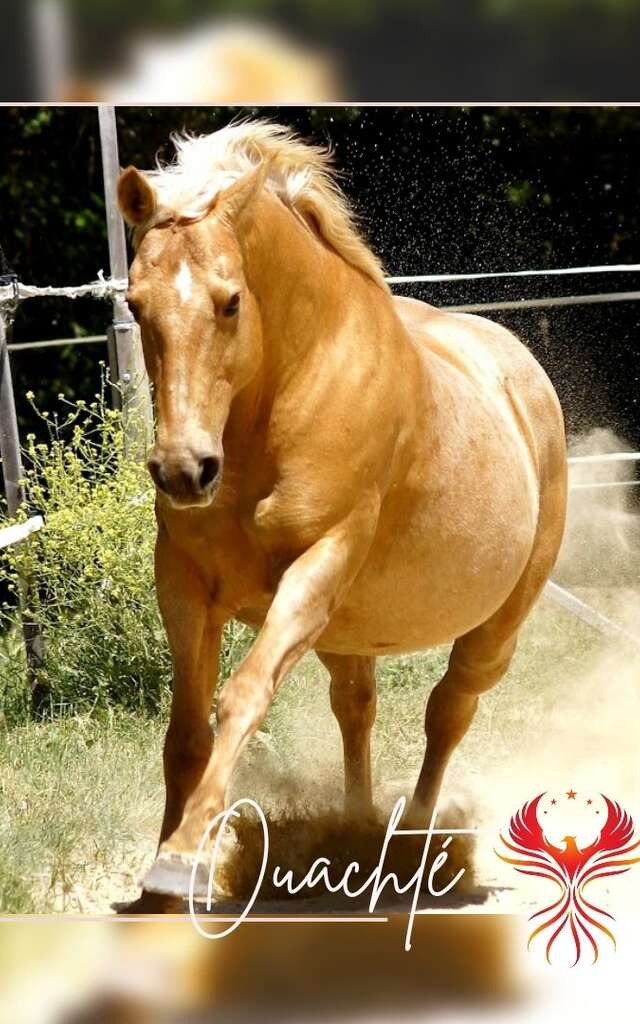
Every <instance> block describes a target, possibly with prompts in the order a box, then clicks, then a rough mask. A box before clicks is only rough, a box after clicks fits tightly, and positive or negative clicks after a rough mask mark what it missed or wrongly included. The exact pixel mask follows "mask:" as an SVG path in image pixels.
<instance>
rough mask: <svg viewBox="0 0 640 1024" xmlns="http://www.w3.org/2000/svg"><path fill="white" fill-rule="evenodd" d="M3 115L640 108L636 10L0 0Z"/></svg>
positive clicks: (580, 2)
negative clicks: (109, 108)
mask: <svg viewBox="0 0 640 1024" xmlns="http://www.w3.org/2000/svg"><path fill="white" fill-rule="evenodd" d="M0 11H1V12H2V19H3V22H4V27H3V30H2V32H0V69H1V70H0V100H9V101H14V102H23V101H40V102H45V101H46V102H57V101H60V100H62V99H67V100H94V99H103V100H105V101H108V100H112V101H114V102H123V103H157V102H164V103H216V102H218V103H247V102H251V103H282V102H299V103H305V102H326V101H334V102H335V101H337V100H342V99H350V100H358V101H361V102H364V101H368V102H376V101H389V102H416V101H426V102H434V101H450V102H462V101H469V100H477V101H485V102H492V101H497V100H502V101H512V102H513V101H517V100H520V101H522V100H531V101H541V100H553V101H556V102H559V101H564V102H568V101H576V100H601V101H602V100H615V101H622V100H631V101H633V100H636V99H637V98H638V89H637V77H636V53H637V49H638V41H639V38H640V4H639V3H638V0H458V2H456V3H451V2H450V0H394V2H393V3H391V2H390V0H371V2H369V3H367V2H364V0H307V2H302V0H146V2H141V3H138V4H136V5H132V4H131V3H128V2H127V0H22V2H21V3H20V4H16V3H15V0H1V2H0Z"/></svg>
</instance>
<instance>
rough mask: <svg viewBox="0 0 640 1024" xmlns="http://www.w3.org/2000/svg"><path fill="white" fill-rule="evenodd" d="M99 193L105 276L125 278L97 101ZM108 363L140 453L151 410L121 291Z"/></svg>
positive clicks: (114, 164) (113, 166)
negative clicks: (101, 191)
mask: <svg viewBox="0 0 640 1024" xmlns="http://www.w3.org/2000/svg"><path fill="white" fill-rule="evenodd" d="M98 117H99V121H100V145H101V148H102V170H103V177H104V198H105V207H106V214H107V233H108V238H109V263H110V269H111V277H112V278H116V279H126V277H127V276H128V272H129V267H128V261H127V240H126V235H125V229H124V221H123V219H122V216H121V214H120V210H119V209H118V203H117V198H116V187H117V183H118V177H119V175H120V160H119V155H118V134H117V126H116V115H115V109H114V108H113V107H111V106H106V105H102V106H100V107H98ZM107 337H108V346H109V368H110V372H111V378H112V380H113V381H114V383H115V384H116V388H115V393H114V400H115V403H116V405H117V406H118V407H120V408H122V411H123V419H124V430H125V434H126V436H127V439H128V441H129V443H130V444H131V446H132V448H133V449H134V450H136V451H137V452H138V453H139V454H140V456H143V455H144V454H145V452H146V449H147V447H148V445H149V443H150V441H151V439H152V436H153V413H152V407H151V396H150V392H149V382H148V379H147V375H146V371H145V367H144V360H143V357H142V344H141V341H140V328H139V327H138V325H137V323H136V322H135V320H134V318H133V316H132V314H131V310H130V309H129V306H128V305H127V301H126V299H125V297H124V295H116V296H115V297H114V300H113V323H112V324H111V326H110V328H109V329H108V331H107Z"/></svg>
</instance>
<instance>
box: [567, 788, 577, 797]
mask: <svg viewBox="0 0 640 1024" xmlns="http://www.w3.org/2000/svg"><path fill="white" fill-rule="evenodd" d="M567 797H568V798H569V800H575V798H576V791H575V789H570V790H569V792H568V793H567Z"/></svg>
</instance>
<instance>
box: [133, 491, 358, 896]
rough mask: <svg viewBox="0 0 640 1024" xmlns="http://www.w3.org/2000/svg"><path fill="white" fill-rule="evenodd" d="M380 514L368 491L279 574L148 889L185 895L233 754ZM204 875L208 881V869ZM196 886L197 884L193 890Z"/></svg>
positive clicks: (342, 588) (350, 575) (320, 624)
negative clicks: (210, 747)
mask: <svg viewBox="0 0 640 1024" xmlns="http://www.w3.org/2000/svg"><path fill="white" fill-rule="evenodd" d="M377 513H378V499H377V495H376V496H375V497H374V496H367V497H366V498H365V499H363V500H362V501H361V502H360V503H359V504H358V506H357V507H356V508H354V509H353V510H352V512H351V513H350V514H349V515H348V516H347V517H346V518H345V519H344V520H342V521H341V522H340V523H339V524H338V525H337V526H335V527H334V528H333V529H331V530H329V531H328V532H327V533H326V534H325V535H324V536H323V537H322V538H321V539H320V540H318V541H317V542H316V543H315V544H314V545H312V547H310V548H309V549H308V550H307V551H306V552H305V553H304V554H303V555H301V556H300V557H299V558H297V559H296V561H295V562H293V563H292V564H291V565H290V567H289V568H288V569H287V571H286V572H285V573H284V575H283V576H282V579H281V581H280V584H279V586H278V589H277V591H276V594H275V597H274V599H273V602H272V604H271V607H270V609H269V612H268V614H267V617H266V619H265V622H264V625H263V627H262V629H261V630H260V632H259V634H258V636H257V638H256V641H255V643H254V645H253V647H252V648H251V650H250V652H249V654H248V655H247V657H246V658H245V659H244V661H243V662H242V664H241V665H240V666H239V667H238V668H237V669H236V671H235V672H234V673H233V675H232V676H231V677H230V679H229V680H228V681H227V683H226V685H225V686H224V688H223V690H222V692H221V694H220V699H219V701H218V707H217V719H218V728H217V733H216V739H215V744H214V747H213V752H212V754H211V757H210V760H209V763H208V766H207V768H206V770H205V772H204V774H203V776H202V779H201V781H200V783H199V784H198V786H197V787H196V789H195V791H194V792H193V793H192V795H191V796H190V797H189V799H188V800H187V804H186V807H185V812H184V816H183V819H182V822H181V824H180V825H179V827H178V828H177V829H176V831H175V832H174V833H173V834H172V835H171V836H170V837H169V838H168V839H167V840H166V841H165V842H164V843H163V844H162V845H161V848H160V851H159V854H158V858H157V860H156V863H155V864H154V866H153V868H152V869H151V872H150V873H149V875H148V876H147V878H146V879H145V888H147V889H151V890H154V891H159V892H170V893H173V894H175V895H180V896H186V895H187V894H188V891H189V885H190V880H191V871H192V867H193V859H194V855H195V853H196V851H197V849H198V846H199V844H200V841H201V839H202V836H203V835H204V832H205V830H206V829H207V828H208V826H209V825H210V823H211V821H212V820H213V818H214V817H215V816H216V815H217V814H218V813H219V812H220V811H221V810H222V809H223V807H224V802H225V794H226V791H227V786H228V784H229V780H230V778H231V773H232V771H233V768H234V765H235V763H236V761H237V759H238V756H239V754H240V752H241V751H242V749H243V747H244V746H245V745H246V743H247V742H248V741H249V739H250V738H251V736H252V735H253V734H254V733H255V731H256V729H258V728H259V726H260V724H261V723H262V721H263V719H264V718H265V716H266V714H267V711H268V709H269V705H270V702H271V699H272V697H273V696H274V694H275V692H276V690H277V689H278V686H279V685H280V683H281V682H282V680H283V679H284V677H285V675H286V674H287V672H288V671H289V670H290V669H291V668H292V667H293V666H294V665H295V664H296V662H297V661H298V660H299V659H300V658H301V657H302V656H303V654H305V653H306V651H308V650H309V649H310V648H311V647H313V645H314V643H315V641H316V640H317V639H318V637H319V636H320V635H321V634H322V632H323V631H324V630H325V629H326V627H327V624H328V623H329V620H330V618H331V615H332V613H333V610H334V608H335V606H336V604H338V603H339V602H340V601H341V599H342V598H343V596H344V594H345V592H346V591H347V590H348V588H349V586H350V585H351V583H352V582H353V579H354V577H355V575H356V574H357V572H358V570H359V569H360V567H361V565H362V563H363V561H364V559H365V557H366V555H367V552H368V550H369V546H370V543H371V539H372V537H373V534H374V532H375V526H376V522H377ZM199 877H200V876H199ZM202 879H203V885H205V884H206V883H205V879H206V872H202ZM200 891H201V885H200V884H199V883H198V882H197V883H196V889H195V892H196V894H199V893H200Z"/></svg>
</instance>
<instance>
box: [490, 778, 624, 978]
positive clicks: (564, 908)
mask: <svg viewBox="0 0 640 1024" xmlns="http://www.w3.org/2000/svg"><path fill="white" fill-rule="evenodd" d="M577 795H578V794H577V793H576V792H575V790H573V789H570V790H569V791H568V792H567V794H566V796H567V799H568V800H570V801H574V805H573V806H574V807H576V803H575V801H576V797H577ZM601 795H602V799H603V800H604V805H605V806H604V808H602V809H598V808H595V807H594V802H593V800H591V799H589V800H586V801H585V802H584V804H583V809H584V811H585V814H586V817H587V821H588V823H589V824H590V826H591V829H590V832H591V836H593V831H594V830H593V825H596V827H597V826H598V825H599V823H600V821H602V818H603V817H604V814H603V813H602V812H603V810H606V819H605V821H604V824H603V825H602V826H601V827H600V828H599V829H598V831H597V833H596V838H595V840H594V841H592V842H591V843H590V844H589V845H587V846H582V847H580V846H578V845H577V842H576V835H566V836H565V837H564V839H563V840H562V842H564V849H561V848H560V847H559V846H554V845H553V844H552V843H551V842H549V840H548V839H547V837H546V835H545V829H544V828H543V826H542V825H541V824H540V821H539V819H538V809H539V806H540V803H541V802H542V801H543V799H544V798H545V797H546V796H547V794H546V793H540V794H539V795H538V796H536V797H535V798H534V799H533V800H530V801H529V802H528V803H526V804H524V806H523V807H521V808H520V810H519V811H517V812H516V814H514V815H513V817H512V818H511V821H510V823H509V837H508V839H505V837H504V836H503V835H500V839H501V841H502V843H503V844H504V846H505V847H506V849H507V850H508V851H510V854H511V856H508V855H506V854H503V853H499V852H498V851H497V850H496V851H495V852H496V854H497V855H498V857H499V858H500V860H503V861H505V862H506V863H507V864H512V865H513V866H514V868H515V869H516V871H519V872H520V873H521V874H523V875H534V876H536V877H538V878H547V879H549V881H551V882H554V883H555V884H556V885H557V886H558V888H559V889H560V895H559V898H558V899H557V900H555V901H554V902H553V903H550V904H549V905H548V906H546V907H543V908H542V910H538V911H536V912H535V913H534V914H532V915H531V917H530V918H529V920H530V921H534V920H535V921H537V922H538V923H537V924H536V927H535V928H534V930H533V931H532V932H531V935H530V936H529V942H528V944H527V948H528V949H529V948H530V947H531V943H532V942H533V940H534V939H535V938H536V937H537V936H538V935H541V934H542V933H546V936H545V937H546V939H547V944H546V959H547V962H548V963H551V950H552V949H553V946H554V944H555V943H556V941H557V940H558V939H559V938H560V936H562V935H563V933H564V936H565V938H566V939H567V940H568V941H569V944H570V946H572V947H573V951H574V952H575V960H574V962H573V964H572V965H571V966H572V967H575V965H576V964H577V963H578V961H579V960H580V957H581V954H582V950H583V946H584V944H585V940H586V942H588V943H589V945H590V946H591V949H592V951H593V963H595V962H596V960H597V959H598V942H597V938H601V936H602V935H606V936H607V937H608V938H609V939H610V940H611V942H612V943H613V946H614V948H615V945H616V940H615V938H614V935H613V933H612V931H611V929H610V928H609V927H607V924H606V923H605V922H606V921H609V922H611V921H614V920H615V919H614V917H613V915H612V914H610V913H608V911H606V910H603V909H602V907H598V906H596V905H595V904H594V903H591V902H589V900H588V899H587V898H586V896H585V890H586V889H587V887H588V886H590V885H591V884H592V882H595V881H596V879H598V878H607V877H610V876H611V875H621V874H623V873H624V872H626V871H628V870H629V868H630V867H631V865H632V864H637V863H638V862H639V861H640V856H636V857H630V856H629V854H630V853H632V852H633V851H634V850H637V849H638V847H639V846H640V839H637V838H636V834H635V831H634V825H633V820H632V818H631V816H630V815H629V814H628V813H627V812H626V811H625V810H624V808H623V807H621V806H620V804H618V803H616V801H615V800H610V799H609V797H607V796H604V794H601ZM545 803H546V804H547V805H548V806H547V809H546V810H543V811H542V813H543V814H550V815H551V818H547V820H546V822H545V824H547V822H548V823H549V824H551V822H552V819H553V817H556V818H557V817H558V816H557V814H556V813H555V808H556V807H557V804H558V801H557V800H556V799H551V800H547V801H545ZM563 804H564V801H563ZM564 807H565V808H567V805H566V804H564ZM597 815H601V817H600V818H597ZM573 819H574V820H575V815H574V816H573ZM581 830H582V829H581ZM574 831H576V834H577V829H575V828H574Z"/></svg>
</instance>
